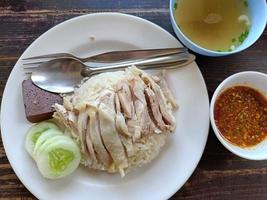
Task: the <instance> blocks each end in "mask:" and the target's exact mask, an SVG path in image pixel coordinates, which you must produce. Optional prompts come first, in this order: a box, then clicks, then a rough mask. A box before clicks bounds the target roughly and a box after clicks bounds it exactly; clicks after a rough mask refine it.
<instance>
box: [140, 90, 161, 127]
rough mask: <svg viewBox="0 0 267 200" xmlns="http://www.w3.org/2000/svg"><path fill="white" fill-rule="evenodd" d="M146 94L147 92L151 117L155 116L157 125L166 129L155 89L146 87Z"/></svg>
mask: <svg viewBox="0 0 267 200" xmlns="http://www.w3.org/2000/svg"><path fill="white" fill-rule="evenodd" d="M145 94H146V99H147V102H148V105H149V108H150V111H151V115H150V116H151V117H153V119H154V121H155V122H156V125H157V126H158V127H159V128H160V129H161V130H166V125H165V123H164V121H163V119H162V115H161V113H160V110H159V104H158V101H157V97H156V95H155V93H154V92H153V90H151V89H150V88H146V89H145Z"/></svg>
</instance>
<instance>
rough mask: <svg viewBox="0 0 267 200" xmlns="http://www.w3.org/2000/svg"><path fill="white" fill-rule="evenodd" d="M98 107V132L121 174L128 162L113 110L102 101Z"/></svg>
mask: <svg viewBox="0 0 267 200" xmlns="http://www.w3.org/2000/svg"><path fill="white" fill-rule="evenodd" d="M98 109H99V110H98V113H99V122H100V134H101V136H102V139H103V142H104V145H105V147H106V148H107V150H108V152H109V153H110V155H111V157H112V159H113V161H114V163H115V165H116V167H117V168H118V169H119V171H120V173H121V174H122V175H123V174H124V168H127V167H128V162H127V158H126V155H125V151H124V148H123V145H122V143H121V140H120V137H119V134H118V132H117V130H116V127H115V120H114V117H115V115H114V112H113V111H112V110H111V109H110V108H109V107H107V106H106V105H105V104H103V103H100V105H99V108H98Z"/></svg>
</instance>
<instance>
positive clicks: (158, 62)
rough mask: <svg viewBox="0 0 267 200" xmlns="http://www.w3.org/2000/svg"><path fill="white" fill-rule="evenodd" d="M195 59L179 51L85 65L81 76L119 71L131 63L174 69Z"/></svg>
mask: <svg viewBox="0 0 267 200" xmlns="http://www.w3.org/2000/svg"><path fill="white" fill-rule="evenodd" d="M194 60H195V56H194V55H192V54H189V53H188V52H186V53H179V54H173V55H168V56H161V57H157V58H149V59H144V60H135V61H131V62H120V63H115V64H111V65H104V66H102V67H97V68H92V67H86V68H84V69H83V70H82V72H81V74H82V76H84V77H86V76H92V75H94V74H99V73H102V72H109V71H120V70H123V69H125V68H126V67H129V66H131V65H136V66H137V67H138V68H139V69H143V70H146V69H174V68H178V67H182V66H185V65H188V64H190V63H191V62H193V61H194Z"/></svg>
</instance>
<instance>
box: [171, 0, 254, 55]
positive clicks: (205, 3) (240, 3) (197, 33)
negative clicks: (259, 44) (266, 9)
mask: <svg viewBox="0 0 267 200" xmlns="http://www.w3.org/2000/svg"><path fill="white" fill-rule="evenodd" d="M174 17H175V20H176V23H177V25H178V26H179V27H180V29H181V31H182V32H183V33H184V34H185V35H186V36H187V37H188V38H189V39H190V40H191V41H193V42H194V43H196V44H197V45H199V46H201V47H203V48H206V49H210V50H213V51H219V52H220V51H233V50H234V49H236V48H237V47H238V46H239V45H240V44H242V43H243V42H244V40H245V39H246V38H247V36H248V34H249V30H250V14H249V5H248V1H247V0H177V1H176V2H175V4H174Z"/></svg>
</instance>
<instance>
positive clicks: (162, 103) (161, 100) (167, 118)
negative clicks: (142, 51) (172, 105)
mask: <svg viewBox="0 0 267 200" xmlns="http://www.w3.org/2000/svg"><path fill="white" fill-rule="evenodd" d="M142 78H143V79H145V80H147V81H148V82H149V85H150V86H151V88H152V90H153V92H154V93H155V96H156V99H157V101H158V105H159V110H160V113H161V114H162V118H163V120H164V122H165V123H166V124H167V125H171V126H172V127H173V126H175V122H174V118H173V117H172V115H171V114H170V113H169V112H170V111H169V109H168V108H167V102H166V98H165V97H164V94H163V92H162V90H161V88H160V86H159V85H158V84H157V83H156V82H155V81H154V80H153V79H152V78H151V77H149V76H148V75H147V74H145V73H144V74H143V76H142Z"/></svg>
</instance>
